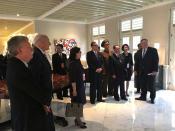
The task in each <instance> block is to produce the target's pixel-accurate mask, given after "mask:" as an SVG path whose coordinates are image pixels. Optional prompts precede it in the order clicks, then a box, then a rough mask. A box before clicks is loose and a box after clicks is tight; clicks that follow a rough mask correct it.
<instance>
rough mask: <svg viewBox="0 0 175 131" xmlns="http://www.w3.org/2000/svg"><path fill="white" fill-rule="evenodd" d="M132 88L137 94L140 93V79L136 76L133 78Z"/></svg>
mask: <svg viewBox="0 0 175 131" xmlns="http://www.w3.org/2000/svg"><path fill="white" fill-rule="evenodd" d="M134 87H135V88H136V89H137V92H140V90H141V87H140V77H139V76H138V75H137V76H134Z"/></svg>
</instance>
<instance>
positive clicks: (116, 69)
mask: <svg viewBox="0 0 175 131" xmlns="http://www.w3.org/2000/svg"><path fill="white" fill-rule="evenodd" d="M109 71H110V74H111V75H116V79H118V80H124V73H125V71H124V56H123V55H121V54H119V58H118V57H117V56H116V54H112V55H111V56H110V57H109Z"/></svg>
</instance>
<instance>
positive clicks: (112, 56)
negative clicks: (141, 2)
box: [6, 34, 158, 131]
mask: <svg viewBox="0 0 175 131" xmlns="http://www.w3.org/2000/svg"><path fill="white" fill-rule="evenodd" d="M7 44H8V53H9V54H8V55H9V59H8V64H7V73H6V80H7V86H8V90H9V97H10V103H11V120H12V129H13V130H14V131H35V130H37V131H55V126H54V118H53V113H52V109H51V100H52V97H53V91H52V73H54V74H62V75H65V74H68V75H69V79H70V85H69V86H68V87H65V88H63V89H59V90H58V91H57V98H58V99H63V97H67V96H68V89H70V97H71V102H76V103H81V104H83V105H84V104H85V103H86V94H85V87H84V81H85V79H84V68H83V66H82V64H81V61H80V58H81V50H80V48H79V47H73V48H72V49H71V50H70V55H69V59H67V58H66V55H65V54H64V53H62V51H63V46H62V45H60V44H58V45H55V46H56V47H55V48H56V51H57V52H56V53H55V54H53V56H52V66H53V70H52V68H51V65H50V63H49V61H48V59H47V57H46V55H45V51H46V50H48V49H49V46H50V45H51V43H50V41H49V38H48V36H46V35H43V34H38V35H37V36H36V37H35V38H34V41H33V47H32V46H31V44H30V43H29V42H28V39H27V37H25V36H14V37H12V38H11V39H10V40H9V41H8V43H7ZM141 46H142V48H141V49H140V50H139V51H138V52H137V56H136V55H135V56H136V57H135V66H134V69H133V61H132V55H131V54H130V53H129V52H128V50H129V46H128V45H127V44H124V45H123V46H122V50H123V53H120V46H119V45H114V46H113V51H110V49H109V41H108V40H104V41H103V42H102V47H104V51H103V52H99V49H98V45H97V43H96V42H92V43H91V48H92V50H91V51H89V52H87V65H88V72H89V73H88V74H89V78H90V102H91V104H95V102H96V100H97V101H98V102H105V101H104V99H102V98H103V97H107V96H108V95H110V96H114V99H115V100H116V101H119V100H120V99H122V100H127V96H128V95H129V94H128V87H129V81H130V80H131V75H132V73H133V72H134V74H135V76H137V82H138V83H139V84H138V85H139V86H140V88H141V96H140V97H139V98H137V99H138V100H144V101H146V93H147V90H148V89H149V91H150V92H151V96H150V97H151V103H154V99H155V88H154V84H153V83H154V79H155V75H156V72H157V71H158V54H157V50H156V49H154V48H151V47H148V40H147V39H143V40H141ZM67 65H68V66H67ZM125 81H126V91H125V86H124V82H125ZM119 87H120V95H119V93H118V88H119ZM148 87H150V88H148ZM59 119H63V120H64V121H65V119H64V118H62V117H59ZM74 122H75V125H77V126H79V127H80V128H87V126H86V123H85V122H83V121H82V120H81V119H80V117H76V118H75V121H74Z"/></svg>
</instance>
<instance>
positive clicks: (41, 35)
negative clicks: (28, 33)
mask: <svg viewBox="0 0 175 131" xmlns="http://www.w3.org/2000/svg"><path fill="white" fill-rule="evenodd" d="M44 38H48V37H47V35H44V34H38V35H36V36H35V38H34V40H33V44H34V45H36V43H37V42H39V41H41V40H43V39H44Z"/></svg>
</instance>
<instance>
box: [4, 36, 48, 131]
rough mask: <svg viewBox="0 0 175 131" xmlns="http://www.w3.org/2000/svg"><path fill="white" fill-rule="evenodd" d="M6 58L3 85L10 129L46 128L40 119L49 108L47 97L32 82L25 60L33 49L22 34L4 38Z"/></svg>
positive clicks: (38, 130)
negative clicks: (7, 100)
mask: <svg viewBox="0 0 175 131" xmlns="http://www.w3.org/2000/svg"><path fill="white" fill-rule="evenodd" d="M8 52H9V56H10V58H9V60H8V65H7V77H6V79H7V86H8V90H9V97H10V106H11V120H12V129H13V130H14V131H48V130H47V129H45V125H44V124H45V123H43V121H44V119H45V117H46V114H47V113H48V111H49V107H48V106H47V103H48V99H47V98H46V97H45V92H43V90H42V89H41V88H36V87H35V86H34V83H33V80H32V75H31V72H30V70H29V68H28V64H27V63H28V62H29V61H30V59H31V58H32V56H33V49H32V47H31V45H30V43H29V42H28V39H27V37H25V36H15V37H12V38H11V39H10V40H9V41H8Z"/></svg>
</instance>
